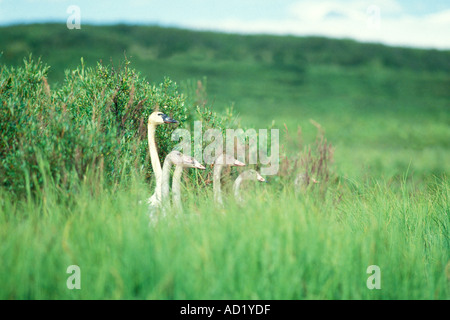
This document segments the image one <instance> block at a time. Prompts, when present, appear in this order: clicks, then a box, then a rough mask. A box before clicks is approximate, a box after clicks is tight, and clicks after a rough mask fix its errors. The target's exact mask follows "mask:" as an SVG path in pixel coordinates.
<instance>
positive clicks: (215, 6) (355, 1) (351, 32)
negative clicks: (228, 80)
mask: <svg viewBox="0 0 450 320" xmlns="http://www.w3.org/2000/svg"><path fill="white" fill-rule="evenodd" d="M71 5H76V6H78V7H79V8H80V18H81V28H82V27H83V24H114V23H129V24H152V25H155V24H156V25H162V26H175V27H183V28H190V29H200V30H217V31H225V32H233V33H270V34H291V35H319V36H327V37H334V38H351V39H355V40H359V41H367V42H381V43H384V44H389V45H400V46H412V47H425V48H438V49H450V0H369V1H366V0H278V1H274V0H128V1H111V0H109V1H108V0H0V25H10V24H17V23H33V22H49V21H51V22H62V23H66V21H67V19H68V18H69V16H70V13H67V9H68V8H69V6H71ZM73 32H76V30H74V31H73Z"/></svg>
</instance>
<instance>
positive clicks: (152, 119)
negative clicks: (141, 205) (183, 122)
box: [147, 111, 178, 207]
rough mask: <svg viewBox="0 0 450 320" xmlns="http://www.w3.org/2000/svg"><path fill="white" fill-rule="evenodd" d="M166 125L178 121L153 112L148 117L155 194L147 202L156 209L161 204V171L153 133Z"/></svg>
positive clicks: (161, 113)
mask: <svg viewBox="0 0 450 320" xmlns="http://www.w3.org/2000/svg"><path fill="white" fill-rule="evenodd" d="M167 123H178V121H176V120H174V119H172V118H171V117H169V116H168V115H166V114H164V113H163V112H160V111H155V112H153V113H152V114H151V115H150V116H149V117H148V124H147V129H148V148H149V150H150V160H151V163H152V169H153V174H154V175H155V179H156V189H155V192H154V193H153V195H152V196H151V197H150V198H149V199H148V200H147V202H148V204H149V205H150V207H158V206H159V204H160V202H161V183H162V169H161V162H160V161H159V155H158V148H157V146H156V138H155V131H156V127H157V126H158V125H161V124H167Z"/></svg>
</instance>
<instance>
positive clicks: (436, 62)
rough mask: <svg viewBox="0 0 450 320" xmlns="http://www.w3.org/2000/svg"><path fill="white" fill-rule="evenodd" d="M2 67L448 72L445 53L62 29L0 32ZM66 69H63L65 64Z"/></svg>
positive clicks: (132, 29)
mask: <svg viewBox="0 0 450 320" xmlns="http://www.w3.org/2000/svg"><path fill="white" fill-rule="evenodd" d="M0 52H3V56H2V57H1V58H0V59H1V60H0V62H1V63H3V64H13V65H14V64H21V63H22V60H23V58H24V57H25V56H28V54H29V53H33V54H34V55H37V56H42V58H43V60H44V61H45V62H47V63H49V64H50V65H52V66H53V68H56V69H57V70H59V68H62V69H63V70H64V69H65V68H70V67H73V66H75V65H77V64H78V63H79V58H80V57H81V56H83V57H84V58H85V60H86V61H89V60H90V58H92V60H93V61H97V60H98V59H107V60H110V59H112V60H115V59H123V56H124V54H126V55H130V56H133V59H137V60H142V61H145V60H153V61H154V60H158V59H175V58H177V57H178V58H180V57H182V58H183V59H189V60H191V61H203V60H209V61H243V60H245V61H252V62H256V63H263V64H271V65H274V66H277V67H288V68H300V69H302V68H304V67H305V66H307V65H309V64H321V65H323V64H331V65H339V66H346V67H347V66H348V67H351V66H365V65H375V66H384V67H388V68H398V69H410V70H413V71H421V72H422V71H423V72H427V71H429V72H435V71H442V72H450V51H440V50H422V49H411V48H397V47H389V46H385V45H381V44H367V43H359V42H356V41H352V40H334V39H328V38H321V37H294V36H271V35H236V34H225V33H217V32H200V31H189V30H181V29H175V28H162V27H156V26H130V25H112V26H91V25H82V28H81V29H80V30H69V29H67V27H66V26H65V25H64V24H33V25H17V26H9V27H1V28H0ZM68 63H69V64H70V65H67V64H68Z"/></svg>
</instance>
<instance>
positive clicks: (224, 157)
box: [214, 153, 245, 167]
mask: <svg viewBox="0 0 450 320" xmlns="http://www.w3.org/2000/svg"><path fill="white" fill-rule="evenodd" d="M214 163H215V164H220V165H227V166H233V167H243V166H245V163H243V162H241V161H239V160H236V159H235V158H233V157H232V156H230V155H228V154H226V153H224V154H221V155H220V156H218V157H217V159H216V161H215V162H214Z"/></svg>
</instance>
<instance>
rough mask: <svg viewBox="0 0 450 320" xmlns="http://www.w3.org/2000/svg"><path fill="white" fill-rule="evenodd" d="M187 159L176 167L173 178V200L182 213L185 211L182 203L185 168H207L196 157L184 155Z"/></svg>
mask: <svg viewBox="0 0 450 320" xmlns="http://www.w3.org/2000/svg"><path fill="white" fill-rule="evenodd" d="M184 157H185V160H183V162H182V163H181V164H178V165H177V166H176V167H175V172H174V173H173V178H172V200H173V205H174V206H175V208H176V209H177V210H178V211H179V212H180V213H181V212H183V205H182V204H181V175H182V174H183V169H184V168H195V169H200V170H205V169H206V168H205V167H204V166H203V165H201V164H200V162H198V161H197V160H196V159H194V158H193V157H189V156H184Z"/></svg>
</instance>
